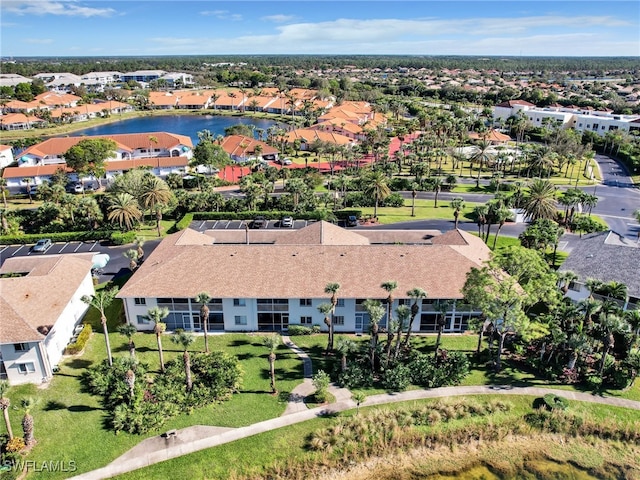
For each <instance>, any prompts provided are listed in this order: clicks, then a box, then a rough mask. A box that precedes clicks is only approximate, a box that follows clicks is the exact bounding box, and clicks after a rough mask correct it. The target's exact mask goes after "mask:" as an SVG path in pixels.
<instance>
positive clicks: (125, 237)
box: [110, 230, 137, 245]
mask: <svg viewBox="0 0 640 480" xmlns="http://www.w3.org/2000/svg"><path fill="white" fill-rule="evenodd" d="M136 236H137V234H136V232H134V231H133V230H132V231H130V232H113V233H112V234H111V237H110V240H111V243H113V244H114V245H126V244H128V243H133V242H135V240H136Z"/></svg>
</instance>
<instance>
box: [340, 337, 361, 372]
mask: <svg viewBox="0 0 640 480" xmlns="http://www.w3.org/2000/svg"><path fill="white" fill-rule="evenodd" d="M356 349H357V345H356V343H355V342H354V341H352V340H348V339H346V338H339V339H338V342H337V343H336V350H337V351H338V353H339V354H340V370H341V371H343V372H344V371H345V370H346V369H347V356H348V355H349V353H351V352H354V351H356Z"/></svg>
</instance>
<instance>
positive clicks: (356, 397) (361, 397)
mask: <svg viewBox="0 0 640 480" xmlns="http://www.w3.org/2000/svg"><path fill="white" fill-rule="evenodd" d="M366 399H367V396H366V395H365V394H364V392H355V393H354V394H353V395H351V400H353V401H354V402H356V415H359V414H360V405H361V404H362V403H364V402H365V400H366Z"/></svg>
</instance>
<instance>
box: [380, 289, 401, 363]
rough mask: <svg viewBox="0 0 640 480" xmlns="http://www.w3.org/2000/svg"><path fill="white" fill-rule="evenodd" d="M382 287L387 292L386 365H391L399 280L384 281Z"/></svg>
mask: <svg viewBox="0 0 640 480" xmlns="http://www.w3.org/2000/svg"><path fill="white" fill-rule="evenodd" d="M380 288H382V289H383V290H384V291H385V292H387V300H386V303H387V312H386V314H387V345H386V349H387V361H386V366H388V365H389V359H390V357H391V342H392V341H393V330H392V328H391V311H392V308H393V291H394V290H395V289H396V288H398V282H396V281H395V280H391V281H388V282H383V283H382V284H381V285H380Z"/></svg>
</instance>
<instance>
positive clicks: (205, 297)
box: [195, 292, 211, 353]
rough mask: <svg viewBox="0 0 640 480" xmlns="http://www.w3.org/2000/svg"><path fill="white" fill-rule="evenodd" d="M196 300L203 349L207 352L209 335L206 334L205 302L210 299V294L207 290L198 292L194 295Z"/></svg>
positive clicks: (206, 312)
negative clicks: (198, 307)
mask: <svg viewBox="0 0 640 480" xmlns="http://www.w3.org/2000/svg"><path fill="white" fill-rule="evenodd" d="M195 300H196V302H197V303H199V304H200V321H201V322H202V331H203V332H204V351H205V353H209V337H208V336H207V326H208V324H209V307H208V306H207V303H209V301H210V300H211V295H209V294H208V293H207V292H200V293H199V294H198V295H196V298H195Z"/></svg>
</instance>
